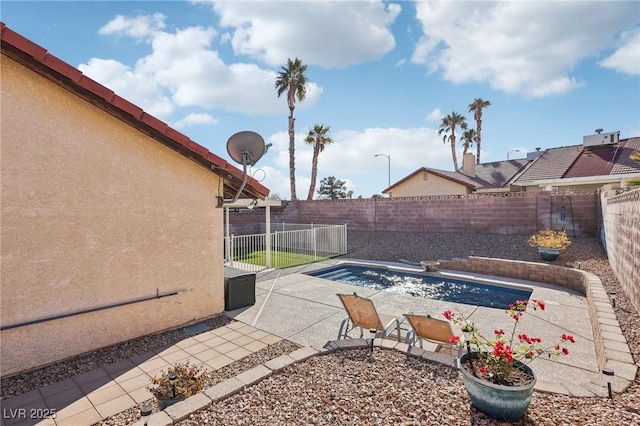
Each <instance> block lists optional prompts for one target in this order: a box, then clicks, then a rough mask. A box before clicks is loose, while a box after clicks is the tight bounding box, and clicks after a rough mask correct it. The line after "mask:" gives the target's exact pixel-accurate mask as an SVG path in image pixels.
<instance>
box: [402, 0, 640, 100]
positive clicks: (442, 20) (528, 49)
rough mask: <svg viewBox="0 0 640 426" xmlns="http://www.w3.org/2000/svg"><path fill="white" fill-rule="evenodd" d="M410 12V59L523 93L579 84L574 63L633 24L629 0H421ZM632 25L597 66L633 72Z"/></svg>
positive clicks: (462, 79) (457, 77)
mask: <svg viewBox="0 0 640 426" xmlns="http://www.w3.org/2000/svg"><path fill="white" fill-rule="evenodd" d="M416 16H417V19H418V20H419V21H420V23H421V25H422V30H423V33H424V35H423V36H422V37H421V39H420V41H419V42H418V43H417V45H416V48H415V50H414V53H413V57H412V61H413V62H414V63H419V64H425V65H426V66H427V68H428V69H429V71H430V72H440V73H441V74H442V77H443V78H444V79H445V80H448V81H451V82H455V83H473V82H487V83H489V84H490V85H491V87H493V88H494V89H497V90H501V91H504V92H506V93H521V94H524V95H526V96H529V97H545V96H550V95H558V94H562V93H565V92H567V91H569V90H572V89H574V88H576V87H580V86H581V85H583V84H584V83H583V81H582V79H581V78H580V76H572V75H571V71H572V70H573V67H574V66H575V65H576V64H577V63H578V62H580V61H581V60H584V59H585V58H587V57H589V56H593V55H597V54H598V52H600V51H601V50H602V49H604V48H607V47H609V46H610V45H611V44H612V42H613V40H614V38H615V36H616V35H617V34H618V33H619V32H620V31H622V30H625V29H629V28H630V27H632V26H635V25H637V23H638V9H637V4H635V2H569V1H562V2H553V3H549V2H533V1H531V2H529V1H509V2H506V1H504V2H493V3H488V2H431V1H425V2H419V3H417V4H416ZM636 32H637V31H633V32H632V34H630V35H629V36H628V37H627V38H628V39H629V40H628V41H627V42H626V43H623V46H621V47H620V49H619V50H618V51H617V52H615V53H614V54H613V55H611V56H610V57H609V58H607V59H606V60H605V61H603V62H602V66H607V67H610V68H614V69H616V70H619V71H621V72H628V73H634V72H635V71H634V70H637V68H638V61H637V60H636V61H635V62H634V63H633V64H628V62H627V61H633V59H634V57H635V58H637V56H636V55H637V51H638V49H637V48H635V47H634V46H636V45H637V40H636V39H635V38H634V37H635V36H636V34H635V33H636ZM623 38H625V37H623ZM633 40H636V41H633ZM634 49H635V52H634Z"/></svg>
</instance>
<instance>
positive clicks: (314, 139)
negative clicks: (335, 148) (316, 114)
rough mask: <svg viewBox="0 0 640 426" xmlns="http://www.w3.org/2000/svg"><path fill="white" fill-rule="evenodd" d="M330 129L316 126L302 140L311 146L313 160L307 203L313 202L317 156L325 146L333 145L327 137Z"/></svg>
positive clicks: (316, 174)
mask: <svg viewBox="0 0 640 426" xmlns="http://www.w3.org/2000/svg"><path fill="white" fill-rule="evenodd" d="M329 129H330V127H329V126H327V127H324V126H323V125H322V124H316V125H314V126H313V129H312V130H309V134H308V135H307V137H306V138H305V139H304V141H305V142H306V143H308V144H309V145H312V146H313V160H311V184H309V195H307V201H311V200H313V193H314V192H315V190H316V178H317V176H318V155H320V153H321V152H322V151H324V148H325V146H327V145H329V144H331V143H333V139H331V137H330V136H327V133H329Z"/></svg>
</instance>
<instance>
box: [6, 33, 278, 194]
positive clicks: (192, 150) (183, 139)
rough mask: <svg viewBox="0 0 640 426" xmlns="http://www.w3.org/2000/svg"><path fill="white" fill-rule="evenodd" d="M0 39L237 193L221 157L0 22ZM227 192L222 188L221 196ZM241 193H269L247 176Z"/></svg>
mask: <svg viewBox="0 0 640 426" xmlns="http://www.w3.org/2000/svg"><path fill="white" fill-rule="evenodd" d="M0 38H1V42H2V52H3V53H6V54H7V55H8V56H10V57H11V58H13V59H14V60H16V61H18V62H19V63H21V64H22V65H24V66H26V67H28V68H30V69H32V70H34V71H37V72H39V73H40V74H41V75H44V76H45V77H47V78H49V80H51V81H53V82H55V83H56V84H60V85H62V86H63V87H65V88H67V89H68V90H70V91H72V92H74V93H75V94H77V95H78V96H80V97H82V98H84V99H86V100H88V101H90V102H92V103H93V104H94V105H96V106H98V107H100V108H103V109H104V110H105V111H108V112H110V113H112V114H114V115H116V116H117V117H118V118H120V119H122V120H123V121H125V122H127V123H129V124H130V125H132V126H134V127H137V128H139V129H144V131H145V133H147V134H149V135H151V136H152V137H153V138H154V139H156V140H157V141H158V142H160V143H163V144H165V145H168V146H170V147H172V148H174V149H175V150H176V151H178V152H180V153H181V154H182V155H185V156H187V157H189V158H192V159H194V160H195V161H197V162H198V163H200V164H202V165H204V166H206V167H207V168H209V169H211V170H213V172H215V173H217V174H219V175H221V176H223V178H224V179H225V186H226V185H231V187H232V188H230V189H236V190H237V187H238V185H239V182H238V181H237V179H235V178H234V179H233V183H231V182H230V180H229V179H228V178H227V177H228V175H232V176H235V177H239V178H242V171H241V170H239V169H238V168H237V167H234V166H232V165H230V164H229V163H228V162H227V161H225V160H224V159H222V158H221V157H218V156H216V155H215V154H213V153H211V152H209V150H208V149H207V148H205V147H204V146H202V145H199V144H198V143H196V142H194V141H192V140H191V139H189V137H187V136H186V135H184V134H182V133H180V132H178V131H177V130H175V129H173V128H171V127H169V126H168V125H167V123H165V122H163V121H162V120H159V119H157V118H156V117H154V116H152V115H150V114H148V113H146V112H144V111H143V110H142V108H140V107H138V106H136V105H134V104H133V103H131V102H129V101H127V100H126V99H124V98H122V97H120V96H118V95H116V94H115V93H114V92H113V91H112V90H110V89H109V88H107V87H105V86H103V85H102V84H100V83H98V82H97V81H95V80H92V79H91V78H89V77H87V76H86V75H84V74H82V72H81V71H80V70H78V69H77V68H75V67H73V66H71V65H69V64H68V63H66V62H64V61H62V60H60V59H58V58H57V57H55V56H53V55H51V54H49V53H48V52H47V50H46V49H44V48H43V47H41V46H38V45H37V44H35V43H33V42H32V41H30V40H28V39H27V38H25V37H23V36H21V35H20V34H18V33H16V32H15V31H13V30H11V29H10V28H9V27H7V26H6V24H5V23H4V22H0ZM100 99H101V100H102V101H100ZM212 166H213V167H212ZM228 192H229V191H227V188H225V193H228ZM244 193H245V194H247V195H250V196H251V197H256V198H264V197H266V196H267V195H268V194H269V190H268V189H267V188H266V187H265V186H263V185H262V184H260V183H259V182H258V181H257V180H255V179H254V178H252V177H249V178H248V180H247V184H246V186H245V189H244ZM225 196H226V195H225Z"/></svg>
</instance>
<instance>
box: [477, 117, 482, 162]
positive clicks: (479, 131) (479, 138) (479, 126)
mask: <svg viewBox="0 0 640 426" xmlns="http://www.w3.org/2000/svg"><path fill="white" fill-rule="evenodd" d="M476 127H477V129H476V133H477V135H476V142H477V145H476V153H477V154H478V155H476V164H480V144H481V143H482V118H479V119H478V122H477V123H476Z"/></svg>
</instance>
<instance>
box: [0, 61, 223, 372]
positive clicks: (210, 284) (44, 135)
mask: <svg viewBox="0 0 640 426" xmlns="http://www.w3.org/2000/svg"><path fill="white" fill-rule="evenodd" d="M1 67H2V84H1V90H2V92H1V95H2V98H1V102H2V120H1V123H2V126H1V134H2V143H1V145H0V161H1V169H2V179H1V191H2V193H1V195H2V197H1V198H2V200H1V221H2V226H1V228H0V238H1V242H2V245H1V259H2V263H1V276H2V281H1V295H2V297H1V298H0V306H1V325H2V328H3V330H2V331H1V340H2V345H1V359H2V361H1V371H0V374H1V375H2V376H6V375H11V374H13V373H15V372H18V371H22V370H27V369H31V368H34V367H38V366H42V365H45V364H48V363H52V362H55V361H58V360H61V359H64V358H67V357H70V356H74V355H77V354H79V353H84V352H87V351H91V350H94V349H96V348H100V347H104V346H107V345H110V344H114V343H117V342H121V341H124V340H127V339H130V338H133V337H136V336H141V335H146V334H150V333H153V332H156V331H160V330H164V329H167V328H171V327H175V326H177V325H180V324H185V323H189V322H192V321H195V320H198V319H202V318H205V317H209V316H211V315H214V314H217V313H220V312H222V311H223V309H224V301H223V298H224V295H223V264H222V259H223V253H222V235H223V229H222V226H223V218H222V212H223V209H220V208H216V196H217V195H220V188H221V186H222V182H221V179H220V177H219V176H218V175H216V174H214V173H212V172H211V170H208V169H207V168H206V167H203V166H202V165H199V164H197V163H196V162H194V161H192V160H190V159H188V158H186V157H185V156H183V155H181V154H179V153H177V152H175V151H173V150H172V149H170V148H168V147H167V146H165V145H162V144H160V143H158V141H156V140H154V139H152V138H150V137H149V136H147V135H145V134H143V133H142V132H140V131H139V130H137V129H135V128H134V127H132V126H130V125H128V124H126V123H124V122H123V121H121V120H119V119H117V118H115V117H113V116H112V115H110V114H108V113H106V112H105V111H104V110H102V109H99V108H97V107H95V106H93V105H92V104H91V103H89V102H87V101H86V100H84V99H82V98H80V97H78V96H77V95H76V94H74V93H71V92H70V91H68V90H66V89H64V88H62V87H60V86H59V85H57V84H54V83H52V82H51V81H49V80H48V79H45V78H44V77H42V76H41V75H39V74H37V73H35V72H33V71H31V70H30V69H28V68H25V67H24V66H22V65H20V64H18V63H17V62H15V61H14V60H12V59H10V58H8V57H7V56H5V55H2V62H1ZM174 292H178V294H176V295H173V296H167V297H163V298H153V297H154V296H156V295H158V294H160V295H163V294H167V293H174ZM146 297H151V298H152V299H151V300H149V301H144V302H139V303H133V304H128V305H125V306H121V307H113V308H110V309H104V310H97V311H95V312H92V313H86V314H81V315H72V316H68V317H66V318H63V319H57V320H48V321H44V322H37V321H38V320H43V319H44V320H46V319H47V318H48V317H52V316H56V315H65V314H70V313H73V312H77V311H81V310H91V309H95V308H100V307H105V306H108V305H112V304H119V303H125V302H131V301H135V300H136V299H141V298H146ZM33 321H36V322H37V323H35V324H31V325H23V326H20V324H21V323H28V322H33Z"/></svg>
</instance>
